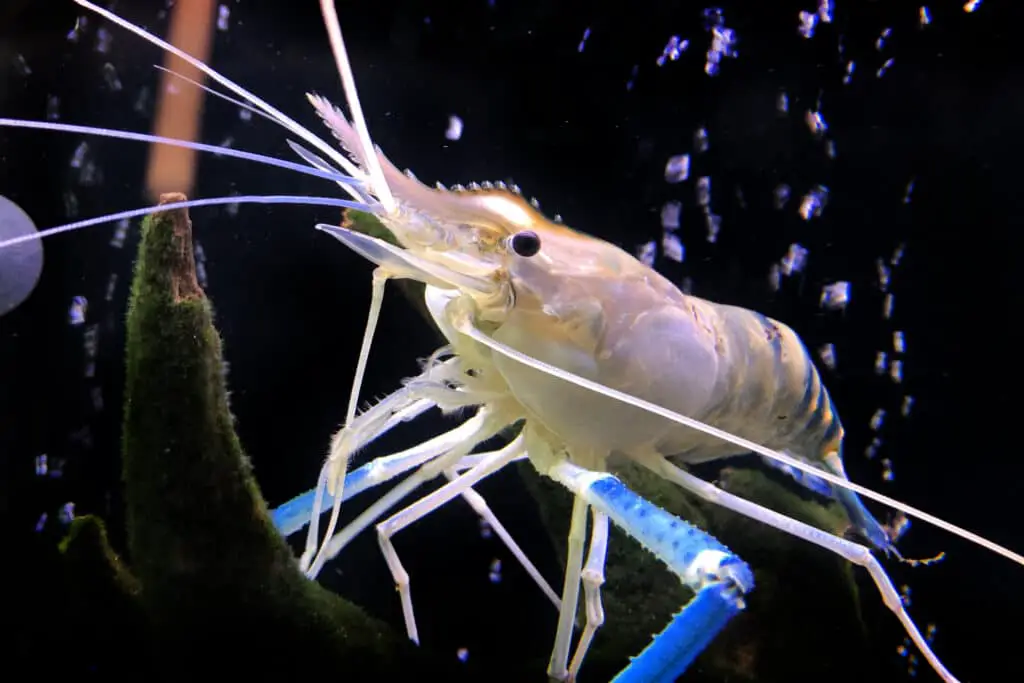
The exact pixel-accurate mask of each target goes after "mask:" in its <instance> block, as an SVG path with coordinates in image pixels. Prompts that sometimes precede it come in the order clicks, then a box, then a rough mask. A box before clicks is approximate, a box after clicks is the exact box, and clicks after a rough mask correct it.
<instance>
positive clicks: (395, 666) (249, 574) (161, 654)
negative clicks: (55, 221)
mask: <svg viewBox="0 0 1024 683" xmlns="http://www.w3.org/2000/svg"><path fill="white" fill-rule="evenodd" d="M181 198H182V197H181V196H180V195H179V196H176V197H170V198H168V197H165V198H163V199H164V200H165V201H175V200H179V199H181ZM194 269H195V264H194V260H193V255H192V240H191V229H190V225H189V222H188V214H187V212H185V211H169V212H166V213H162V214H155V215H153V216H152V217H150V218H148V219H147V220H146V221H145V222H144V223H143V228H142V242H141V245H140V247H139V255H138V260H137V263H136V267H135V277H134V281H133V284H132V292H131V299H130V303H129V310H128V326H127V373H126V395H125V401H126V402H125V417H124V442H123V476H124V483H125V497H126V504H127V520H128V529H127V531H128V542H129V551H130V555H131V558H132V567H133V570H134V575H135V577H137V579H138V583H139V584H140V585H141V589H136V590H134V591H133V592H131V593H130V594H132V595H137V597H138V599H139V601H140V604H141V606H142V609H143V611H144V613H145V614H146V616H147V618H148V620H149V622H150V624H151V626H152V630H153V636H154V640H153V643H154V646H153V647H154V650H155V655H156V656H157V658H158V659H159V661H161V662H163V663H165V673H168V672H178V673H181V674H194V673H196V672H199V671H208V670H209V669H210V668H211V667H212V668H214V669H217V668H221V669H223V670H225V671H226V670H229V669H230V671H231V672H232V673H233V674H235V675H239V674H241V675H246V674H250V675H255V674H258V675H260V676H261V677H265V676H268V675H288V676H295V677H305V676H306V675H312V674H321V675H322V674H325V673H327V674H329V675H330V674H333V675H337V676H344V674H345V673H346V672H347V673H352V672H360V674H361V675H360V677H359V678H358V679H356V680H365V679H367V678H366V677H369V676H372V679H373V680H382V679H383V680H390V679H395V680H398V679H399V678H405V677H406V676H405V675H404V674H403V671H404V672H408V670H409V665H410V663H413V662H421V660H422V659H423V658H422V655H421V654H420V653H419V652H417V651H414V648H413V647H412V646H411V645H408V644H407V642H406V641H405V639H404V638H400V637H398V636H397V635H396V634H395V633H394V632H393V631H392V630H391V629H390V628H389V627H388V626H387V625H385V624H383V623H382V622H379V621H377V620H375V619H372V618H370V617H369V616H367V615H366V614H365V613H364V612H363V611H362V610H361V609H360V608H358V607H356V606H355V605H353V604H351V603H350V602H348V601H346V600H343V599H342V598H340V597H339V596H337V595H335V594H332V593H330V592H329V591H326V590H324V589H322V588H320V586H318V585H317V584H316V583H314V582H311V581H308V580H307V579H306V578H305V577H304V576H303V575H302V574H301V573H300V572H299V570H298V567H297V564H296V561H295V559H294V556H293V553H292V551H291V549H290V548H289V547H288V545H287V544H286V543H285V541H284V540H283V539H282V538H281V536H280V535H279V534H278V533H277V531H276V530H275V529H274V527H273V525H272V523H271V520H270V518H269V516H268V512H267V505H266V503H265V501H264V500H263V498H262V496H261V494H260V491H259V488H258V487H257V485H256V482H255V480H254V478H253V476H252V472H251V467H250V465H249V461H248V459H247V458H246V456H245V455H244V453H243V451H242V447H241V445H240V443H239V440H238V437H237V436H236V434H235V432H234V429H233V427H232V419H233V418H232V416H231V414H230V413H229V411H228V407H227V390H226V387H225V383H224V379H223V374H222V358H221V340H220V337H219V335H218V334H217V332H216V330H215V328H214V326H213V312H212V309H211V306H210V303H209V301H208V300H207V299H206V297H205V296H204V294H203V292H202V290H200V289H199V286H198V284H196V281H195V270H194ZM86 528H91V527H81V529H86ZM73 533H75V534H76V535H77V534H81V533H82V531H81V530H79V531H78V532H74V530H73ZM75 537H76V536H73V537H72V538H71V539H70V540H69V541H68V544H69V548H73V547H74V546H75V543H74V538H75ZM116 573H117V572H116V571H115V574H116ZM243 646H244V647H243ZM420 665H421V666H422V663H421V664H420ZM432 668H434V669H435V670H436V667H432Z"/></svg>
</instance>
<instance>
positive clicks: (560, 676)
mask: <svg viewBox="0 0 1024 683" xmlns="http://www.w3.org/2000/svg"><path fill="white" fill-rule="evenodd" d="M589 507H590V506H589V505H588V504H587V502H586V501H585V500H583V498H581V497H579V496H575V497H574V498H573V503H572V521H571V522H570V523H569V542H568V547H567V548H566V553H565V579H564V581H563V583H562V608H561V609H560V610H559V611H558V630H556V631H555V644H554V647H552V648H551V659H550V660H549V661H548V676H550V677H551V678H554V679H556V680H559V681H564V680H565V679H566V678H567V677H568V675H569V670H568V668H567V666H566V665H567V664H568V662H569V646H570V641H571V640H572V628H573V626H574V625H575V623H576V606H577V604H578V603H579V597H580V573H581V572H582V571H583V545H584V544H585V543H586V541H587V509H588V508H589Z"/></svg>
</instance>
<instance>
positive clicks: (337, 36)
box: [320, 0, 395, 213]
mask: <svg viewBox="0 0 1024 683" xmlns="http://www.w3.org/2000/svg"><path fill="white" fill-rule="evenodd" d="M320 9H321V11H322V13H323V15H324V26H325V27H326V28H327V37H328V38H329V39H330V41H331V51H333V52H334V62H335V64H337V66H338V73H339V74H340V75H341V86H342V88H343V89H344V90H345V99H346V101H347V102H348V109H349V113H350V114H351V115H352V125H353V126H355V129H356V133H357V134H358V135H359V142H360V143H361V144H362V146H363V163H364V164H366V171H367V172H369V174H370V183H371V188H372V190H373V193H374V194H375V195H376V196H377V201H379V202H380V203H381V204H382V205H383V206H384V210H385V211H387V212H388V213H391V212H392V211H394V210H395V198H394V197H393V196H392V195H391V188H389V187H388V182H387V180H385V179H384V170H383V169H382V168H381V166H380V161H379V160H378V159H377V150H376V148H375V147H374V145H373V141H372V140H371V139H370V131H369V129H368V128H367V127H366V119H365V118H364V117H363V107H362V105H360V104H359V93H358V91H357V90H356V79H355V76H354V75H352V65H351V64H350V63H349V60H348V52H347V51H346V50H345V40H344V39H343V38H342V37H341V25H340V24H339V23H338V13H337V11H336V10H335V8H334V0H320Z"/></svg>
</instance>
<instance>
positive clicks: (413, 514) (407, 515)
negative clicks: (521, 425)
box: [377, 436, 524, 645]
mask: <svg viewBox="0 0 1024 683" xmlns="http://www.w3.org/2000/svg"><path fill="white" fill-rule="evenodd" d="M523 448H524V447H523V438H522V437H521V436H519V437H517V438H516V439H514V440H513V441H512V442H511V443H509V444H508V445H507V446H505V447H504V448H502V449H500V450H497V451H492V452H491V453H486V454H481V455H483V457H482V458H481V461H480V464H479V465H477V466H476V467H474V468H473V469H471V470H469V471H468V472H466V473H465V474H463V475H462V476H460V477H456V478H455V479H454V480H452V481H450V482H448V483H447V484H445V485H444V486H442V487H441V488H439V489H437V490H436V491H434V492H433V493H430V494H429V495H426V496H424V497H423V498H420V499H419V500H418V501H416V502H415V503H413V504H412V505H410V506H409V507H407V508H405V509H404V510H401V511H399V512H397V513H395V514H394V515H392V516H391V517H389V518H388V519H386V520H384V521H383V522H381V523H380V524H378V525H377V540H378V542H379V543H380V549H381V552H383V553H384V560H385V561H386V562H387V563H388V569H390V570H391V576H392V577H393V578H394V580H395V585H396V586H397V587H398V594H399V596H400V598H401V600H402V615H403V616H404V618H405V628H406V631H407V632H408V634H409V640H411V641H413V642H414V643H416V644H417V645H418V644H419V642H420V637H419V632H418V631H417V629H416V617H415V615H414V613H413V608H412V593H411V590H410V588H409V574H408V573H407V572H406V571H405V567H403V566H402V561H401V560H400V559H399V557H398V553H397V552H396V551H395V546H394V544H393V543H392V542H391V537H392V536H393V535H395V534H396V533H398V532H399V531H401V530H402V529H404V528H405V527H407V526H409V525H410V524H412V523H413V522H415V521H417V520H419V519H422V518H423V517H425V516H427V515H429V514H430V513H431V512H433V511H434V510H436V509H438V508H439V507H441V506H442V505H444V504H445V503H448V502H449V501H451V500H452V499H453V498H455V497H456V496H459V495H461V494H463V493H465V492H466V491H468V490H470V487H471V486H473V485H474V484H476V483H477V482H479V481H480V480H481V479H483V478H485V477H487V476H489V475H491V474H494V473H495V472H497V471H498V470H500V469H501V468H502V467H504V466H505V465H507V464H508V463H509V462H511V461H512V460H513V459H514V458H515V457H516V456H517V455H519V454H520V453H522V451H523Z"/></svg>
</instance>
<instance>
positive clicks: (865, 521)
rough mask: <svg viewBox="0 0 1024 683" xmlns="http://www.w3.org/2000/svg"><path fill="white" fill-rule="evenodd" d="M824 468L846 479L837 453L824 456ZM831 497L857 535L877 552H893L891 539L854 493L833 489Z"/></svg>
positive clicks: (844, 489)
mask: <svg viewBox="0 0 1024 683" xmlns="http://www.w3.org/2000/svg"><path fill="white" fill-rule="evenodd" d="M825 466H826V467H827V468H828V469H829V470H832V472H833V473H834V474H836V475H838V476H841V477H843V478H844V479H845V478H847V476H846V472H845V471H844V469H843V464H842V460H841V459H840V457H839V454H838V453H830V454H828V455H827V456H825ZM833 497H834V498H835V500H836V502H838V503H839V504H840V505H842V506H843V509H844V510H845V511H846V516H847V517H849V518H850V523H851V524H853V527H854V529H856V531H857V533H858V534H860V535H861V536H863V537H864V538H865V539H867V540H868V541H869V542H870V543H871V545H872V546H874V547H875V548H876V549H877V550H880V551H882V552H883V553H885V554H886V555H888V554H889V553H890V552H892V551H893V550H894V547H893V540H894V539H893V537H892V536H890V533H889V531H888V530H887V529H886V527H885V526H883V525H882V524H881V523H880V522H879V521H878V520H877V519H875V516H874V515H872V514H871V512H869V511H868V509H867V508H866V507H865V506H864V502H863V501H862V500H861V499H860V496H858V495H857V494H856V493H854V492H853V491H851V490H850V489H847V488H843V487H841V486H835V487H833Z"/></svg>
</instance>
